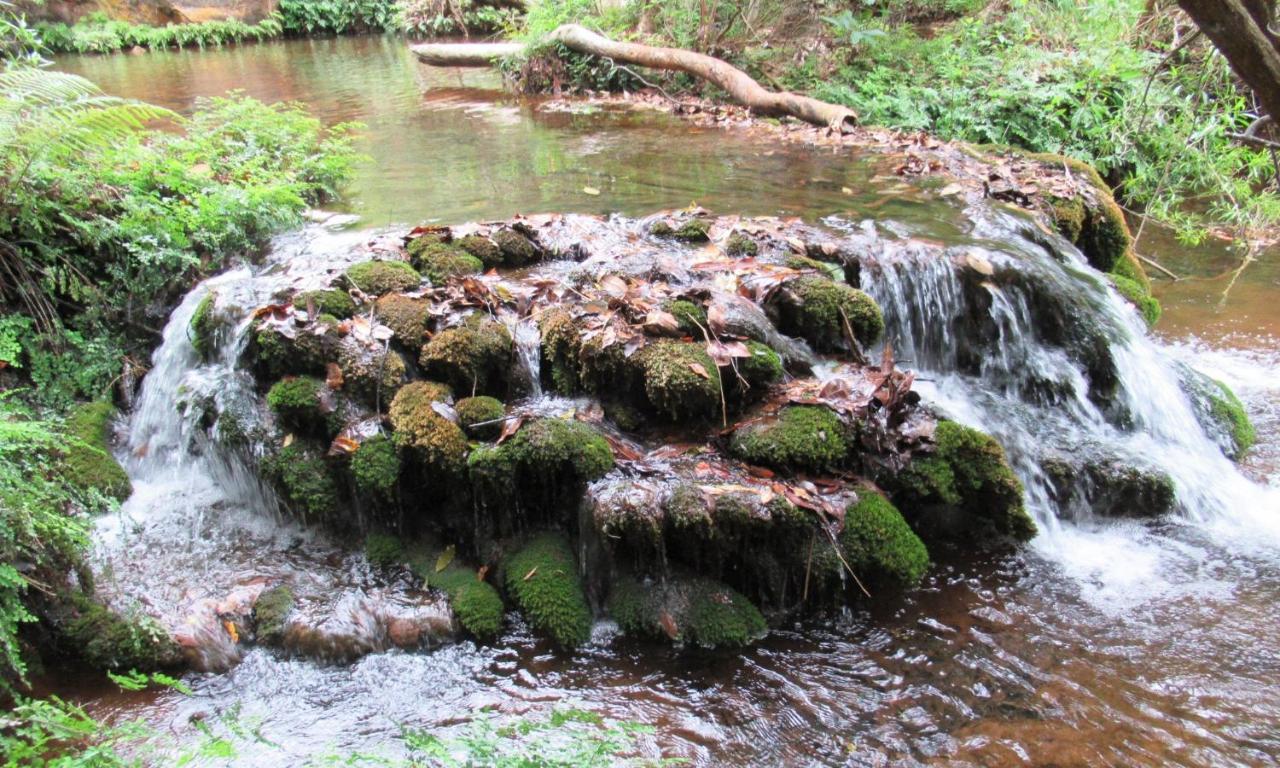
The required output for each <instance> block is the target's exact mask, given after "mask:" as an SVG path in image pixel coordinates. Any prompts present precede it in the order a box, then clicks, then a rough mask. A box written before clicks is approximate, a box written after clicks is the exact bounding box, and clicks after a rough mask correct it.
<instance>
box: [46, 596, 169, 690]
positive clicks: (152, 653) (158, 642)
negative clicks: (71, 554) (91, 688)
mask: <svg viewBox="0 0 1280 768" xmlns="http://www.w3.org/2000/svg"><path fill="white" fill-rule="evenodd" d="M71 602H72V604H73V605H74V608H75V617H74V618H72V619H71V620H70V621H69V622H68V623H67V625H66V626H65V627H64V629H63V635H64V637H65V640H66V641H67V642H68V644H69V645H70V646H71V649H72V650H73V651H74V652H75V653H77V654H78V655H79V656H80V657H81V658H82V659H84V661H85V662H86V663H87V664H88V665H89V666H91V667H93V668H95V669H119V670H137V671H139V672H148V671H152V670H157V669H166V668H170V667H174V666H176V665H178V664H179V663H181V656H182V655H181V651H180V650H179V648H178V646H177V644H176V643H175V642H174V641H173V639H172V638H171V637H170V636H169V633H168V632H167V631H165V629H164V627H162V626H160V623H159V622H157V621H156V620H155V619H153V618H151V617H150V616H144V615H141V614H130V615H124V614H120V613H116V612H115V611H113V610H111V609H110V608H107V607H106V606H103V605H101V604H100V603H97V602H95V601H93V600H92V599H90V598H88V597H86V596H83V595H77V596H76V597H74V598H73V599H72V601H71Z"/></svg>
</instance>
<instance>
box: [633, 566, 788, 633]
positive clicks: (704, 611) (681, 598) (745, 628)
mask: <svg viewBox="0 0 1280 768" xmlns="http://www.w3.org/2000/svg"><path fill="white" fill-rule="evenodd" d="M608 611H609V615H610V616H611V617H612V618H613V620H614V621H616V622H617V623H618V627H619V628H620V629H622V631H623V632H625V633H627V634H629V635H635V636H639V637H648V638H652V639H662V640H668V641H670V642H673V643H681V644H689V645H695V646H699V647H702V648H741V647H744V646H747V645H750V644H751V643H753V642H755V641H757V640H759V639H760V638H762V637H764V636H765V634H767V633H768V630H769V627H768V625H767V624H766V623H765V620H764V616H763V615H762V614H761V613H760V610H759V609H758V608H756V606H755V605H754V604H753V603H752V602H751V601H750V600H748V599H747V598H746V597H744V596H743V595H742V594H740V593H739V592H737V591H736V590H734V589H732V588H730V587H728V586H725V585H724V584H721V583H720V582H718V581H715V580H714V579H708V578H704V577H700V576H676V575H670V576H668V577H666V578H665V579H664V580H662V581H661V582H657V581H651V582H648V583H642V582H641V581H639V580H637V579H635V578H633V577H622V578H620V579H618V580H616V581H614V583H613V585H612V586H611V588H610V592H609V601H608Z"/></svg>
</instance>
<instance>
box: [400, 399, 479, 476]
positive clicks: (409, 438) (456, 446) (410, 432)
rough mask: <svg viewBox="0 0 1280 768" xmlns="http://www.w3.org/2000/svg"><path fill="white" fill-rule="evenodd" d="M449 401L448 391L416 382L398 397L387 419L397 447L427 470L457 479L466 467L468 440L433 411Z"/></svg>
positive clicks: (459, 430)
mask: <svg viewBox="0 0 1280 768" xmlns="http://www.w3.org/2000/svg"><path fill="white" fill-rule="evenodd" d="M448 400H449V389H448V387H445V386H444V385H442V384H436V383H434V382H429V381H414V382H411V383H409V384H406V385H405V386H404V387H402V388H401V389H400V391H399V392H397V393H396V397H395V399H394V400H392V401H391V408H390V410H389V412H388V415H389V416H390V418H391V427H392V429H393V430H394V432H393V437H394V439H395V442H396V445H398V446H400V447H401V448H403V449H405V450H409V451H412V452H413V453H414V454H415V455H416V456H417V457H418V458H419V459H420V460H421V461H422V462H423V463H424V464H425V465H426V467H427V468H428V469H431V470H437V471H439V472H442V473H445V474H448V475H455V474H460V473H461V472H462V470H463V469H464V468H465V466H466V458H467V437H466V435H464V434H463V433H462V429H461V428H460V427H459V426H458V425H457V424H454V423H453V422H452V421H449V420H448V419H446V418H445V417H444V416H441V415H440V414H439V413H437V412H436V409H435V408H433V407H432V406H433V404H434V403H441V402H448Z"/></svg>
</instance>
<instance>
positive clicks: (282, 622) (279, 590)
mask: <svg viewBox="0 0 1280 768" xmlns="http://www.w3.org/2000/svg"><path fill="white" fill-rule="evenodd" d="M296 604H297V601H296V599H295V598H294V595H293V590H292V589H290V588H289V587H287V586H283V585H282V586H278V587H273V588H271V589H268V590H266V591H265V592H263V593H262V594H261V595H260V596H259V597H258V600H257V602H255V603H254V605H253V619H254V636H255V637H256V638H257V641H258V642H259V643H261V644H262V645H271V646H278V645H280V643H282V642H283V641H284V630H285V627H286V625H287V624H288V621H289V616H290V615H291V614H292V613H293V609H294V606H295V605H296Z"/></svg>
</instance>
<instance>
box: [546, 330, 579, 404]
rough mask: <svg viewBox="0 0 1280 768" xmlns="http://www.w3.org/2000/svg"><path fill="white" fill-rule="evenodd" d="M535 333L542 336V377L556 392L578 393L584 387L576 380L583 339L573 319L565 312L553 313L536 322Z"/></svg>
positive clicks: (577, 378)
mask: <svg viewBox="0 0 1280 768" xmlns="http://www.w3.org/2000/svg"><path fill="white" fill-rule="evenodd" d="M538 331H539V332H540V333H541V334H542V370H543V376H544V377H545V378H546V379H548V380H549V381H548V383H549V384H550V386H551V388H552V389H554V390H555V391H556V392H559V393H561V394H564V395H572V394H574V393H576V392H578V391H579V390H580V389H581V388H582V386H583V382H582V379H581V377H580V376H579V357H580V355H581V354H582V337H581V335H580V334H579V333H578V326H577V324H576V323H575V322H574V321H573V316H572V315H571V314H569V312H567V311H566V310H563V309H553V310H551V311H549V312H546V313H544V314H543V315H542V317H541V318H540V319H539V320H538Z"/></svg>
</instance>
